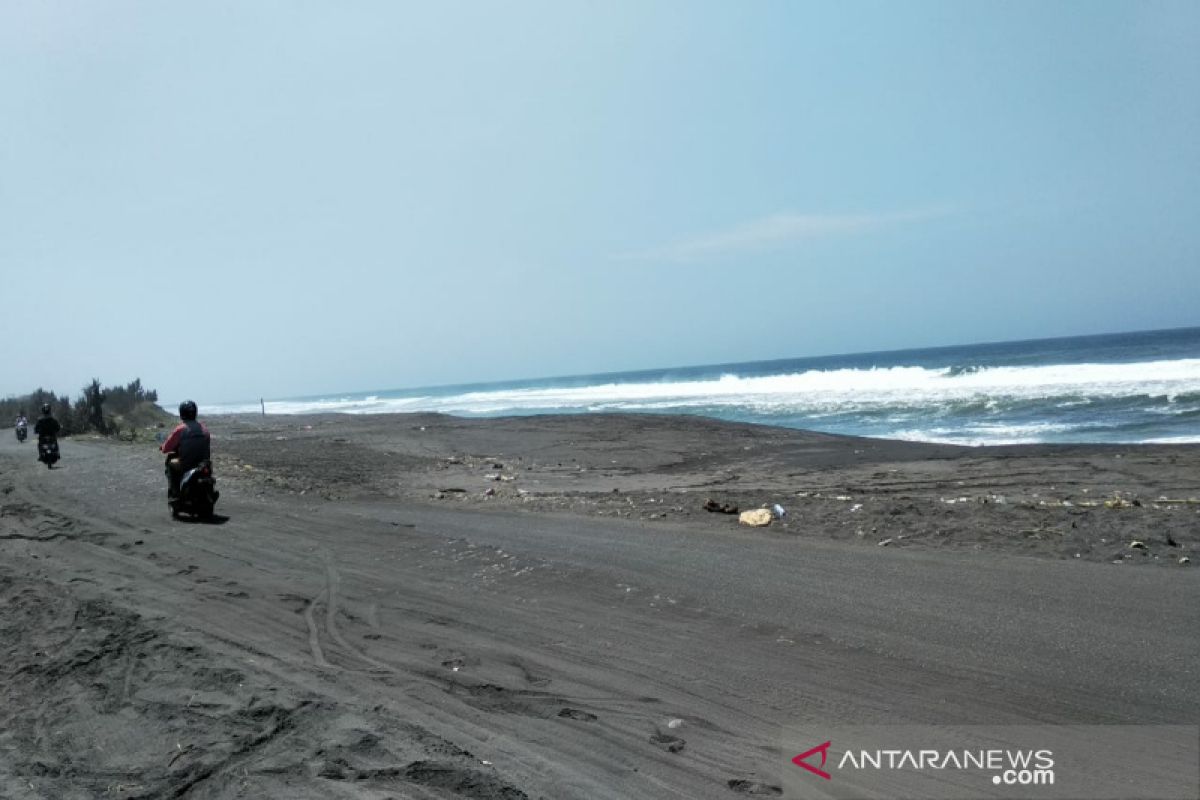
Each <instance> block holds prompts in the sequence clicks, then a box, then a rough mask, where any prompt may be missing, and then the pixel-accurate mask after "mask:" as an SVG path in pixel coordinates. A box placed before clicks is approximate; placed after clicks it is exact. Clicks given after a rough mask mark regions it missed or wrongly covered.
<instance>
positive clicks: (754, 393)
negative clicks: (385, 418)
mask: <svg viewBox="0 0 1200 800" xmlns="http://www.w3.org/2000/svg"><path fill="white" fill-rule="evenodd" d="M1195 394H1200V359H1175V360H1168V361H1146V362H1139V363H1132V364H1060V365H1043V366H1030V367H989V368H982V369H978V370H974V371H964V372H961V373H959V374H952V373H951V371H950V370H946V369H927V368H924V367H891V368H879V369H838V370H809V371H805V372H797V373H790V374H783V375H768V376H762V377H740V376H737V375H723V376H721V377H720V378H717V379H711V380H694V381H652V382H640V383H616V382H612V383H597V384H593V385H587V386H542V387H532V388H511V389H505V388H498V389H494V390H486V391H472V392H462V393H458V394H449V395H437V394H434V393H422V394H419V395H418V394H414V395H412V396H396V397H379V396H371V397H341V398H325V399H320V400H304V401H278V402H276V401H272V402H269V403H268V404H267V406H268V411H270V412H271V413H283V414H299V413H319V412H329V411H337V412H343V413H383V412H394V411H439V412H444V413H449V414H465V415H495V414H520V413H530V412H536V411H563V412H569V411H666V410H672V409H677V410H680V411H689V410H700V409H703V410H719V409H722V408H727V409H740V410H744V411H746V412H748V413H750V414H753V415H756V416H764V417H771V416H774V415H795V414H804V415H810V416H816V415H829V414H847V413H850V414H854V413H864V412H866V413H873V412H878V411H889V410H894V411H896V412H901V411H903V410H905V409H922V410H924V411H926V412H930V411H935V410H936V409H938V408H939V407H952V406H962V405H964V404H971V403H979V404H982V405H983V406H984V407H985V408H987V407H988V406H989V405H990V406H991V407H993V408H994V407H995V406H996V405H997V404H998V403H1010V402H1013V401H1018V402H1019V401H1047V402H1051V403H1057V404H1058V405H1060V407H1062V406H1068V407H1069V406H1071V405H1074V404H1086V403H1087V402H1090V401H1093V400H1096V399H1111V398H1122V397H1131V398H1139V397H1141V398H1147V399H1151V398H1153V399H1157V400H1159V401H1160V402H1161V401H1168V402H1174V400H1175V398H1177V397H1180V396H1183V395H1195ZM1189 407H1190V404H1189ZM213 410H214V411H216V412H227V413H232V412H253V411H257V410H258V404H247V405H245V406H240V405H239V406H225V407H220V408H217V409H213Z"/></svg>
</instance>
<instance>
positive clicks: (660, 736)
mask: <svg viewBox="0 0 1200 800" xmlns="http://www.w3.org/2000/svg"><path fill="white" fill-rule="evenodd" d="M650 743H651V744H654V745H658V746H659V747H661V748H662V749H664V750H666V751H667V752H668V753H678V752H679V751H681V750H683V746H684V745H685V744H687V742H685V741H684V740H683V739H680V738H679V737H678V736H672V735H671V734H669V733H655V734H653V735H651V736H650Z"/></svg>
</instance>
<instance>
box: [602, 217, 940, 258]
mask: <svg viewBox="0 0 1200 800" xmlns="http://www.w3.org/2000/svg"><path fill="white" fill-rule="evenodd" d="M947 213H948V212H947V211H946V210H945V209H921V210H914V211H897V212H891V213H885V214H796V213H793V212H781V213H779V214H772V215H771V216H769V217H764V218H763V219H757V220H753V221H751V222H744V223H742V224H740V225H736V226H734V227H732V228H727V229H725V230H720V231H714V232H712V233H706V234H701V235H699V236H693V237H691V238H688V239H683V240H681V241H678V242H673V243H671V244H668V245H664V246H662V247H654V248H650V249H648V250H640V251H636V252H632V253H624V254H622V255H620V256H619V258H621V259H622V260H630V261H685V262H686V261H702V260H704V259H707V258H716V257H719V256H725V255H731V254H737V253H745V252H750V251H754V250H766V249H775V248H778V247H781V246H786V245H789V244H794V243H797V242H804V241H809V240H812V239H823V238H827V237H831V236H853V235H856V234H863V233H869V232H872V231H877V230H880V229H882V228H886V227H889V226H892V225H899V224H903V223H907V222H920V221H924V220H928V219H934V218H936V217H943V216H946V214H947Z"/></svg>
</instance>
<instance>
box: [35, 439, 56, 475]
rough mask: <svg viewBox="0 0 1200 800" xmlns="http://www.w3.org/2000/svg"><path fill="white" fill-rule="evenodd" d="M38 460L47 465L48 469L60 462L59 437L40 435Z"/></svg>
mask: <svg viewBox="0 0 1200 800" xmlns="http://www.w3.org/2000/svg"><path fill="white" fill-rule="evenodd" d="M38 461H40V462H42V463H43V464H45V465H46V469H54V465H55V464H56V463H57V462H58V439H57V438H56V437H54V436H40V437H38Z"/></svg>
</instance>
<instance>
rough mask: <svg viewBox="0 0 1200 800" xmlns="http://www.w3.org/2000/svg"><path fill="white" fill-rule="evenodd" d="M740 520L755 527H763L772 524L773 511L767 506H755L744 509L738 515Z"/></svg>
mask: <svg viewBox="0 0 1200 800" xmlns="http://www.w3.org/2000/svg"><path fill="white" fill-rule="evenodd" d="M738 522H740V523H741V524H743V525H749V526H751V527H754V528H762V527H764V526H767V525H770V524H771V512H770V511H768V510H767V509H765V508H754V509H751V510H749V511H743V512H742V513H741V514H740V515H739V516H738Z"/></svg>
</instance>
